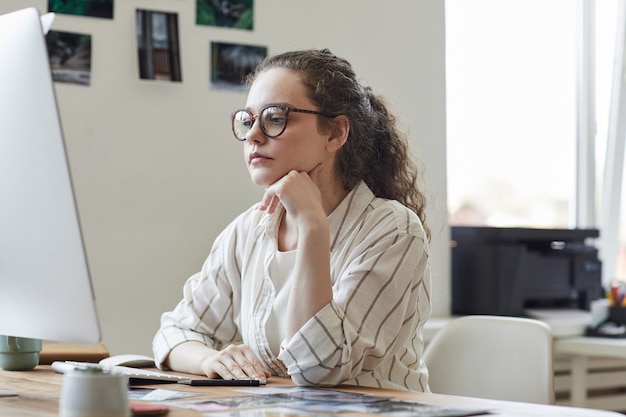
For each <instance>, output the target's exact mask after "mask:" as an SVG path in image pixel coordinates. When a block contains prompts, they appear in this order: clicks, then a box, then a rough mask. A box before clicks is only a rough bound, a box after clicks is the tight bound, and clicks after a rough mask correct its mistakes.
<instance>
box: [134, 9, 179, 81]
mask: <svg viewBox="0 0 626 417" xmlns="http://www.w3.org/2000/svg"><path fill="white" fill-rule="evenodd" d="M136 20H137V53H138V56H139V78H141V79H142V80H162V81H182V74H181V69H180V48H179V42H178V15H177V14H176V13H166V12H156V11H150V10H139V9H138V10H137V13H136Z"/></svg>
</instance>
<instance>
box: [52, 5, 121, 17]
mask: <svg viewBox="0 0 626 417" xmlns="http://www.w3.org/2000/svg"><path fill="white" fill-rule="evenodd" d="M48 11H49V12H55V13H60V14H73V15H78V16H90V17H101V18H105V19H113V0H48Z"/></svg>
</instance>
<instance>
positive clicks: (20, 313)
mask: <svg viewBox="0 0 626 417" xmlns="http://www.w3.org/2000/svg"><path fill="white" fill-rule="evenodd" d="M46 23H47V22H46V21H44V25H45V24H46ZM48 23H49V22H48ZM0 60H1V63H0V335H8V336H18V337H28V338H36V339H43V340H49V341H59V342H66V343H98V342H100V340H101V331H100V326H99V322H98V315H97V309H96V305H95V300H94V294H93V289H92V285H91V280H90V274H89V267H88V264H87V257H86V254H85V250H84V245H83V239H82V233H81V227H80V222H79V217H78V211H77V207H76V204H75V199H74V190H73V186H72V178H71V175H70V170H69V165H68V161H67V156H66V149H65V143H64V139H63V135H62V131H61V124H60V120H59V116H58V113H57V106H56V97H55V92H54V84H53V81H52V74H51V70H50V63H49V59H48V54H47V50H46V42H45V37H44V34H43V31H42V22H41V21H40V16H39V13H38V12H37V10H36V9H35V8H27V9H23V10H18V11H15V12H12V13H8V14H5V15H2V16H0Z"/></svg>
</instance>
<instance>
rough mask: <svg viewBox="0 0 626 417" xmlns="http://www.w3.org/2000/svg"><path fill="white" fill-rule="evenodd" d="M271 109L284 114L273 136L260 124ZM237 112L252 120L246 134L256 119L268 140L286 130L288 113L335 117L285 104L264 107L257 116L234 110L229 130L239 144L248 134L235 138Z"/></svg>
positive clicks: (246, 111)
mask: <svg viewBox="0 0 626 417" xmlns="http://www.w3.org/2000/svg"><path fill="white" fill-rule="evenodd" d="M272 107H276V108H279V109H281V110H282V111H283V112H284V113H285V123H284V124H283V127H282V129H281V130H280V132H278V133H277V134H274V135H270V134H269V133H268V132H267V131H266V129H265V125H264V124H263V122H262V120H263V119H262V118H261V116H262V115H263V113H264V112H265V111H266V110H267V109H270V108H272ZM239 112H245V113H248V114H249V115H250V119H251V120H252V123H251V124H250V127H249V128H248V132H249V131H250V130H252V127H253V126H254V123H255V122H256V120H257V119H261V132H263V134H264V135H265V136H267V137H268V138H277V137H278V136H280V135H282V134H283V133H284V132H285V129H287V122H288V118H289V112H294V113H304V114H316V115H318V116H324V117H328V118H334V117H337V116H334V115H330V114H326V113H323V112H320V111H316V110H305V109H298V108H295V107H291V106H288V105H286V104H270V105H267V106H265V107H264V108H263V109H262V110H261V113H259V114H258V115H256V114H254V113H252V112H251V111H250V110H248V109H239V110H235V111H234V112H232V113H231V114H230V121H231V128H232V131H233V135H234V136H235V139H237V140H238V141H240V142H244V141H245V140H246V136H247V134H248V132H246V135H244V137H243V138H240V137H239V136H237V133H236V131H235V115H236V114H237V113H239Z"/></svg>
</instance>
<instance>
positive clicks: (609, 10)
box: [446, 0, 626, 283]
mask: <svg viewBox="0 0 626 417" xmlns="http://www.w3.org/2000/svg"><path fill="white" fill-rule="evenodd" d="M590 15H594V17H595V19H592V20H591V21H592V24H591V25H588V26H587V28H590V29H591V31H588V32H585V34H584V35H581V32H580V31H581V28H582V27H583V26H582V25H581V22H582V21H583V20H582V19H579V17H581V16H583V17H584V16H590ZM618 16H621V14H620V13H618V1H617V0H602V1H590V0H583V1H580V2H573V1H571V0H474V1H471V2H468V1H465V0H446V60H447V62H446V68H447V74H446V77H447V131H448V138H447V146H448V155H447V157H448V204H449V216H450V223H451V224H452V225H484V226H501V227H516V226H519V227H547V228H574V227H600V225H601V224H602V219H598V217H599V216H601V215H602V210H600V208H601V207H602V199H603V196H602V190H603V186H605V184H606V181H605V172H604V171H605V170H607V174H606V175H607V176H606V178H609V179H610V180H609V182H610V181H613V182H616V181H615V180H616V179H619V181H617V184H620V185H621V188H620V190H622V191H621V195H622V198H621V199H622V200H623V201H622V203H621V206H620V212H619V217H620V218H621V220H618V219H606V218H607V217H608V216H606V215H604V217H605V220H604V221H605V222H608V224H609V226H605V227H600V228H601V239H600V243H601V244H600V249H601V250H600V257H601V258H603V257H604V258H605V259H603V262H604V263H605V265H604V272H603V276H604V282H605V283H607V282H610V281H612V280H613V279H614V278H615V277H617V278H619V279H622V280H625V281H626V199H625V197H626V180H624V181H622V179H621V178H622V175H623V173H622V172H621V171H620V170H619V169H617V170H614V169H613V168H612V166H611V165H610V164H606V163H605V161H606V158H607V137H608V125H609V114H610V113H611V108H610V101H611V88H612V78H613V63H614V60H615V57H616V55H615V45H616V43H615V39H616V33H617V29H616V27H617V22H618V19H619V18H618ZM593 23H595V24H593ZM589 40H595V42H591V43H590V45H592V46H591V48H590V49H591V53H590V54H589V55H587V56H584V55H581V50H582V45H583V44H584V43H585V42H588V41H589ZM581 57H582V58H581ZM579 59H588V60H593V62H590V63H589V64H590V68H591V75H593V77H590V78H589V79H590V80H591V82H590V83H588V84H587V86H591V87H590V88H591V89H592V91H591V93H590V94H589V95H588V96H587V97H585V96H584V95H580V93H581V91H580V90H581V87H580V86H581V85H584V84H582V81H583V80H581V77H582V76H581V73H580V72H579V70H578V69H579V68H580V66H579V65H580V62H581V61H577V60H579ZM577 89H579V91H577ZM623 94H626V91H624V92H623ZM589 97H592V98H591V99H589ZM579 98H581V99H582V100H587V101H589V102H586V103H584V104H585V105H587V106H588V108H589V109H590V111H591V114H590V119H591V121H590V123H591V125H592V126H595V130H596V131H595V135H593V132H592V134H590V135H589V136H590V137H589V138H588V139H585V140H588V141H589V142H591V143H590V145H589V147H588V148H586V149H591V151H589V150H586V149H585V148H584V147H583V148H582V150H581V151H580V152H582V153H585V152H587V153H591V152H593V153H595V159H594V157H593V155H592V156H591V157H590V158H589V159H590V160H591V161H592V165H593V166H594V167H592V168H595V169H591V170H589V171H586V170H585V169H584V167H581V166H580V164H581V160H584V159H585V155H582V158H581V157H580V154H577V140H578V139H577V129H578V127H577V121H578V120H580V119H581V117H583V116H581V115H577V111H578V110H577V100H579ZM591 101H593V102H591ZM587 156H589V155H587ZM611 157H612V155H610V152H609V155H608V158H611ZM618 157H619V158H622V162H623V158H624V155H618ZM577 164H579V165H577ZM612 171H615V172H612ZM587 172H588V174H587ZM579 173H585V175H587V176H589V175H590V176H592V177H593V178H591V179H589V178H578V179H577V175H578V174H579ZM616 176H619V178H616ZM585 181H587V182H588V183H590V184H591V188H592V189H591V190H590V194H589V196H588V197H586V202H587V204H589V201H590V200H589V199H591V200H592V202H591V204H589V206H590V207H591V209H590V211H591V212H592V213H590V214H589V215H588V216H587V219H588V220H589V222H588V224H580V219H581V217H580V212H581V211H583V210H584V208H583V207H581V205H582V204H585V202H584V201H583V202H581V201H577V199H576V197H577V192H580V189H581V182H585ZM616 192H617V193H619V192H620V191H619V190H618V191H616ZM616 192H615V191H613V192H611V194H610V196H612V197H615V196H614V194H615V193H616ZM605 193H606V192H605ZM604 197H606V196H604ZM604 201H605V202H607V201H609V200H608V199H606V198H604ZM617 204H619V202H618V203H617ZM618 223H619V245H618V244H617V243H611V239H608V240H607V239H605V241H603V240H602V238H603V235H608V234H610V233H608V232H607V231H608V230H611V229H610V228H611V227H612V228H614V230H617V227H618V226H617V224H618ZM615 240H617V238H616V239H615ZM618 248H619V249H618Z"/></svg>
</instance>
